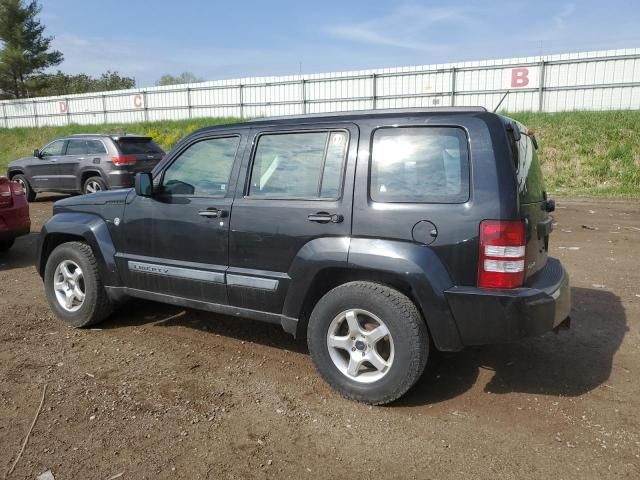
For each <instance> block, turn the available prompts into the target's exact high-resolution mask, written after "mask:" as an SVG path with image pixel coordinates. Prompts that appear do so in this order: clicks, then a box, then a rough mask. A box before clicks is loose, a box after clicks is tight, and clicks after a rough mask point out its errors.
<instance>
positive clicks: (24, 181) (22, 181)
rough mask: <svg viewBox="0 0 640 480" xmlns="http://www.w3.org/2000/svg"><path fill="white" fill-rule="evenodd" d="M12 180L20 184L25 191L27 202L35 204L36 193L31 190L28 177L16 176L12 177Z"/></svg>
mask: <svg viewBox="0 0 640 480" xmlns="http://www.w3.org/2000/svg"><path fill="white" fill-rule="evenodd" d="M11 180H12V181H14V182H18V183H19V184H20V185H21V186H22V189H23V190H24V194H25V195H26V196H27V202H33V201H34V200H35V199H36V192H34V191H33V189H32V188H31V184H30V183H29V181H28V180H27V177H25V176H24V175H22V174H20V175H14V176H13V177H11Z"/></svg>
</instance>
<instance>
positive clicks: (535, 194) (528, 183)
mask: <svg viewBox="0 0 640 480" xmlns="http://www.w3.org/2000/svg"><path fill="white" fill-rule="evenodd" d="M515 143H516V152H515V157H516V158H515V159H514V160H515V163H516V176H517V179H518V193H519V195H520V203H537V202H542V201H544V181H543V179H542V169H541V168H540V161H539V160H538V153H537V151H536V149H535V145H534V143H533V140H532V139H531V137H530V136H529V135H525V134H521V135H520V140H518V141H517V142H515Z"/></svg>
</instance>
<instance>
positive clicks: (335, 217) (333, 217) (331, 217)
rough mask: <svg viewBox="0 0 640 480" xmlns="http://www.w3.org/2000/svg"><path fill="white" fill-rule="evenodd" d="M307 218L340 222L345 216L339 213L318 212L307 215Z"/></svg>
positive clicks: (325, 221) (311, 220) (312, 220)
mask: <svg viewBox="0 0 640 480" xmlns="http://www.w3.org/2000/svg"><path fill="white" fill-rule="evenodd" d="M307 220H309V221H310V222H317V223H329V222H331V223H340V222H342V221H343V220H344V217H343V216H342V215H339V214H337V213H327V212H318V213H312V214H310V215H309V216H307Z"/></svg>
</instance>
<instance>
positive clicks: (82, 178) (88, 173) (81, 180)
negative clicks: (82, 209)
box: [77, 167, 109, 193]
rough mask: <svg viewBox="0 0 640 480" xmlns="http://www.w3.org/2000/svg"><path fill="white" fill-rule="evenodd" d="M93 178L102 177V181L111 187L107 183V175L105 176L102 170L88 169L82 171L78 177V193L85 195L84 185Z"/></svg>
mask: <svg viewBox="0 0 640 480" xmlns="http://www.w3.org/2000/svg"><path fill="white" fill-rule="evenodd" d="M91 177H100V178H101V179H102V181H103V182H104V183H105V185H107V186H108V185H109V184H108V183H107V177H106V175H104V173H103V172H102V170H100V169H98V168H96V167H86V168H85V169H84V170H81V171H80V174H79V175H78V184H77V187H78V191H80V192H83V193H84V184H85V182H86V181H87V180H89V179H90V178H91Z"/></svg>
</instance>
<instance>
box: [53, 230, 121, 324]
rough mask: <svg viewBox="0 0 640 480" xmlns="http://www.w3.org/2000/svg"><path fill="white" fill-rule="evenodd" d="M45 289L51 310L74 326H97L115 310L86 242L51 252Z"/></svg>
mask: <svg viewBox="0 0 640 480" xmlns="http://www.w3.org/2000/svg"><path fill="white" fill-rule="evenodd" d="M44 286H45V293H46V295H47V300H48V301H49V305H50V306H51V308H52V310H53V311H54V312H55V313H56V315H57V316H58V317H59V318H60V319H61V320H63V321H64V322H65V323H67V324H68V325H71V326H72V327H87V326H89V325H94V324H96V323H98V322H101V321H102V320H104V319H105V318H107V317H108V316H109V314H110V313H111V312H112V310H113V305H112V303H111V301H110V300H109V297H108V296H107V292H106V291H105V289H104V285H103V284H102V281H101V279H100V274H99V271H98V263H97V261H96V258H95V256H94V255H93V251H92V250H91V247H89V245H87V244H86V243H82V242H68V243H63V244H62V245H59V246H58V247H56V248H55V249H54V250H53V252H51V255H50V256H49V258H48V260H47V264H46V266H45V271H44Z"/></svg>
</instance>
